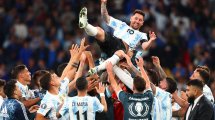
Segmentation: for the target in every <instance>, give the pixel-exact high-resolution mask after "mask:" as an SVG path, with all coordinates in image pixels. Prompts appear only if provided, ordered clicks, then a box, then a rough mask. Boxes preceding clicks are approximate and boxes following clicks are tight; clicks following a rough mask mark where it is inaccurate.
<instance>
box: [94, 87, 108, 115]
mask: <svg viewBox="0 0 215 120" xmlns="http://www.w3.org/2000/svg"><path fill="white" fill-rule="evenodd" d="M96 91H97V93H99V95H100V97H101V104H102V105H103V106H104V110H103V111H104V112H107V110H108V109H107V103H106V100H105V94H104V92H105V86H103V85H102V83H99V88H97V87H96Z"/></svg>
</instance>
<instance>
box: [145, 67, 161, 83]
mask: <svg viewBox="0 0 215 120" xmlns="http://www.w3.org/2000/svg"><path fill="white" fill-rule="evenodd" d="M147 75H148V76H149V79H150V81H151V82H152V83H153V84H154V85H155V86H158V85H159V76H158V73H157V71H155V70H154V69H148V70H147Z"/></svg>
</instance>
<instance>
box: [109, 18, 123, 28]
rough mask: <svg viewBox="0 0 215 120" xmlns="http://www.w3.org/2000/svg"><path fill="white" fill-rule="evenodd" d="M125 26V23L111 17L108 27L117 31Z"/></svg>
mask: <svg viewBox="0 0 215 120" xmlns="http://www.w3.org/2000/svg"><path fill="white" fill-rule="evenodd" d="M122 25H123V22H122V21H120V20H117V19H115V18H113V17H110V22H109V24H108V26H110V27H112V28H113V29H117V28H120V27H121V26H122Z"/></svg>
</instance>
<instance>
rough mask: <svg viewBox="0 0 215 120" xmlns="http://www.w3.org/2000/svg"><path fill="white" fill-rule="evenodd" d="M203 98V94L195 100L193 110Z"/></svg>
mask: <svg viewBox="0 0 215 120" xmlns="http://www.w3.org/2000/svg"><path fill="white" fill-rule="evenodd" d="M202 96H203V94H201V95H200V96H199V97H197V98H196V99H195V100H194V106H193V108H194V107H195V106H196V104H197V103H198V102H199V100H200V99H201V97H202Z"/></svg>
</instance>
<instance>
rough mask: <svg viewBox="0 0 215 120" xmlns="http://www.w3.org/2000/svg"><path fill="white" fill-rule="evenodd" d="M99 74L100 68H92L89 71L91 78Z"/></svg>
mask: <svg viewBox="0 0 215 120" xmlns="http://www.w3.org/2000/svg"><path fill="white" fill-rule="evenodd" d="M97 72H98V68H97V67H94V68H91V69H90V70H89V71H88V75H89V76H91V75H94V74H96V73H97Z"/></svg>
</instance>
